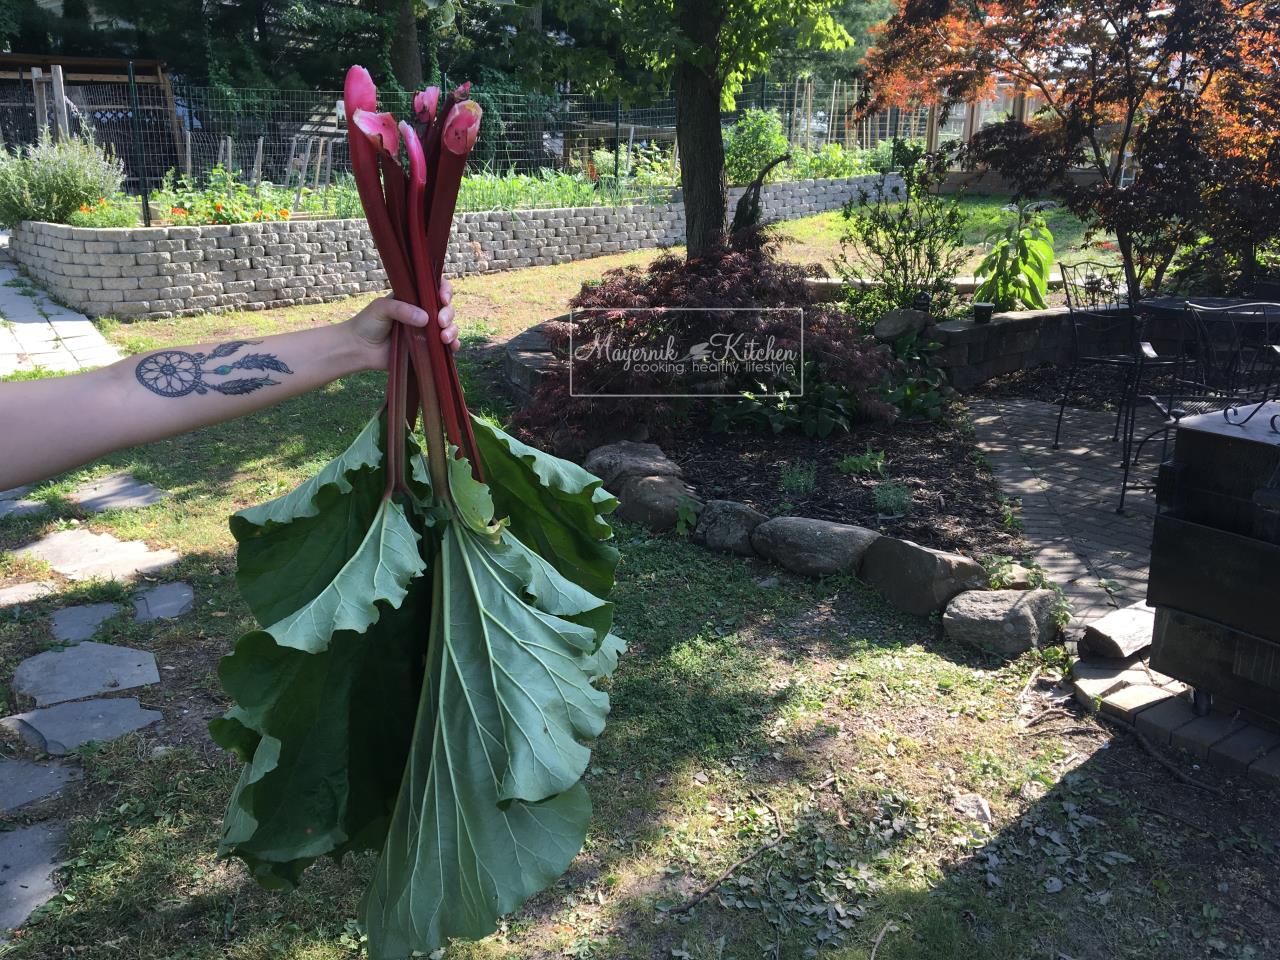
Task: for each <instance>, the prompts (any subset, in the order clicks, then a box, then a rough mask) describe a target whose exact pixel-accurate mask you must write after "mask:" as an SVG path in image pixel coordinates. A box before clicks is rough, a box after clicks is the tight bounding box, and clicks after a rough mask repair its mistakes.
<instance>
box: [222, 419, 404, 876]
mask: <svg viewBox="0 0 1280 960" xmlns="http://www.w3.org/2000/svg"><path fill="white" fill-rule="evenodd" d="M379 433H380V431H379V429H378V424H377V422H376V421H375V422H372V423H371V424H370V426H369V427H366V428H365V430H364V431H363V432H362V433H361V434H360V436H359V437H357V439H356V441H355V443H353V445H352V447H351V448H349V449H348V450H347V451H346V452H344V453H343V454H342V455H341V456H339V457H338V458H337V459H335V460H334V461H333V462H332V463H330V464H329V465H328V466H326V467H325V468H324V469H323V470H321V472H320V473H319V474H318V475H317V478H326V479H325V480H324V481H323V482H315V479H314V478H313V481H308V483H306V484H303V486H302V487H300V488H299V489H298V490H296V491H294V492H293V493H292V494H288V495H286V496H285V497H281V498H278V499H277V500H275V501H272V502H271V503H270V504H265V505H263V507H261V508H254V509H253V510H249V511H244V512H242V513H241V514H239V515H237V517H236V518H234V519H233V530H234V531H235V532H236V535H237V536H238V537H239V538H241V544H240V562H241V570H240V585H241V589H242V591H243V592H244V593H245V595H246V597H247V598H249V599H250V604H251V607H252V608H253V609H254V612H255V614H256V615H257V616H258V617H259V618H260V622H262V623H263V624H264V626H265V629H262V630H257V631H253V632H251V633H249V634H247V635H245V636H244V637H242V638H241V639H240V641H239V642H238V643H237V644H236V648H235V651H234V652H233V653H232V654H230V655H229V656H227V657H225V658H223V662H222V664H221V665H220V667H219V676H220V678H221V680H222V683H223V686H224V688H225V689H226V691H227V693H228V694H229V695H230V696H231V698H232V699H233V700H234V702H235V706H234V707H232V708H231V710H229V711H228V713H227V715H226V716H225V717H223V718H222V719H220V720H215V721H214V722H213V723H212V724H211V725H210V729H211V732H212V734H213V736H214V739H215V740H216V741H217V742H218V743H220V744H222V745H223V746H225V747H227V748H229V749H233V750H235V751H236V752H237V753H238V754H239V755H240V756H241V757H242V759H244V760H245V761H246V762H247V766H246V767H245V770H244V771H243V773H242V776H241V780H240V783H239V784H238V786H237V787H236V790H235V791H234V793H233V795H232V798H231V801H230V804H229V807H228V812H227V818H226V823H225V824H224V832H223V839H222V844H221V849H222V852H224V853H233V854H235V855H237V856H240V857H242V858H243V859H244V860H245V861H246V862H247V863H248V864H249V866H250V867H251V869H253V871H254V873H255V875H256V876H258V878H259V879H260V880H262V881H263V882H264V883H267V884H270V885H276V886H278V885H290V884H293V883H296V881H297V878H298V875H299V874H300V873H301V871H302V870H303V869H304V868H305V867H306V866H307V865H308V864H309V863H310V862H311V861H313V860H314V859H315V858H316V857H318V856H321V855H323V854H326V853H330V854H333V855H335V856H338V855H341V853H342V852H344V851H345V850H347V849H356V848H373V849H376V848H377V847H379V846H380V845H381V843H382V841H383V838H384V836H385V832H386V825H387V823H388V821H389V818H390V814H391V811H392V809H393V806H394V801H395V796H396V794H397V792H398V790H399V784H400V780H401V776H402V772H403V767H404V761H405V758H406V756H407V755H408V749H409V735H410V731H411V729H412V725H413V720H414V716H415V712H416V707H417V699H418V695H419V689H420V686H421V677H422V666H421V665H422V660H423V657H424V656H425V652H426V633H427V631H426V620H427V617H428V613H427V611H426V609H425V605H426V602H427V600H428V599H429V598H428V597H426V596H425V593H426V584H425V582H424V581H422V580H421V579H419V578H420V575H421V574H422V572H423V571H424V569H425V567H426V565H425V563H424V561H423V559H422V552H421V550H420V545H419V540H420V537H419V534H418V533H417V531H416V530H415V529H414V527H413V524H412V522H411V519H410V517H408V516H406V513H405V510H404V508H403V507H402V506H401V505H400V504H398V503H396V502H394V501H392V500H384V499H383V496H382V494H383V490H384V488H385V477H384V474H383V471H382V468H381V461H382V452H381V450H380V448H379V446H378V437H379ZM371 439H372V441H373V443H372V446H370V440H371ZM326 538H332V539H329V540H327V539H326ZM415 584H416V586H415ZM411 592H412V593H413V594H415V595H416V599H415V598H414V597H411V596H410V594H411ZM273 615H277V616H278V619H274V620H272V619H269V618H270V617H271V616H273Z"/></svg>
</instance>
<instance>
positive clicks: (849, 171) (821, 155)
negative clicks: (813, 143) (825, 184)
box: [786, 142, 872, 180]
mask: <svg viewBox="0 0 1280 960" xmlns="http://www.w3.org/2000/svg"><path fill="white" fill-rule="evenodd" d="M786 172H787V173H788V174H790V175H791V176H792V177H794V178H795V179H797V180H806V179H813V180H831V179H835V178H837V177H856V176H859V175H860V174H864V173H871V172H872V168H871V166H869V165H868V163H867V161H866V158H865V157H864V155H863V153H862V151H860V150H846V149H845V148H844V147H843V146H842V145H840V144H839V143H835V142H832V143H824V144H823V145H822V146H821V147H819V148H818V149H817V150H801V151H796V152H795V153H794V154H793V156H792V159H791V162H790V163H789V164H788V165H787V171H786Z"/></svg>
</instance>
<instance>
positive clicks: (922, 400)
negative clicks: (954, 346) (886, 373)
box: [885, 333, 946, 420]
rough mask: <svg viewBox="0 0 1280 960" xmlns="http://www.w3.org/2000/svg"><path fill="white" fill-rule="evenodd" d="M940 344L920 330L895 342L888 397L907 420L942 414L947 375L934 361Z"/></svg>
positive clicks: (929, 417)
mask: <svg viewBox="0 0 1280 960" xmlns="http://www.w3.org/2000/svg"><path fill="white" fill-rule="evenodd" d="M940 347H941V344H939V343H938V342H937V341H933V340H927V339H923V338H922V336H921V335H920V334H916V333H911V334H907V335H905V336H902V337H899V338H898V340H897V341H896V342H895V343H894V344H893V356H894V361H895V368H894V371H893V373H892V375H891V378H890V381H889V385H888V386H887V387H886V389H885V399H886V400H887V401H888V402H889V403H891V404H893V406H895V407H896V408H897V409H898V412H899V413H900V414H901V415H902V416H903V417H905V418H907V419H914V420H936V419H938V418H939V417H940V416H942V411H943V409H944V407H945V398H944V397H943V393H942V391H943V387H944V386H945V384H946V377H945V376H944V375H943V372H942V371H941V370H940V369H938V367H937V366H936V365H935V364H934V362H933V355H934V354H935V353H936V352H937V351H938V350H939V349H940Z"/></svg>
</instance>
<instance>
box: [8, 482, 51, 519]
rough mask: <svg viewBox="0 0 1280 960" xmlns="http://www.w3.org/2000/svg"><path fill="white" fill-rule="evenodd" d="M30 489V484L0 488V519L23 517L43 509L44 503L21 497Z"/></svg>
mask: <svg viewBox="0 0 1280 960" xmlns="http://www.w3.org/2000/svg"><path fill="white" fill-rule="evenodd" d="M30 489H31V487H30V486H25V487H12V488H10V489H8V490H0V519H3V518H4V517H25V516H27V515H29V514H32V513H39V512H40V511H41V510H43V509H44V504H43V503H41V502H40V501H38V500H26V499H24V498H23V496H22V495H23V494H24V493H26V492H27V491H29V490H30Z"/></svg>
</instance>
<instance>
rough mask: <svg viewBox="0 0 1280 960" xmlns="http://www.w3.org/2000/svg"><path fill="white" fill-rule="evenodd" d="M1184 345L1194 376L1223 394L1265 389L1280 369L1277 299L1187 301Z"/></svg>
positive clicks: (1250, 394)
mask: <svg viewBox="0 0 1280 960" xmlns="http://www.w3.org/2000/svg"><path fill="white" fill-rule="evenodd" d="M1186 316H1187V321H1188V325H1189V329H1188V330H1187V335H1186V348H1187V351H1188V353H1189V359H1190V360H1192V361H1193V362H1194V364H1195V367H1196V372H1195V380H1196V381H1197V382H1198V383H1199V384H1200V385H1202V386H1203V387H1204V388H1206V390H1208V391H1212V392H1213V393H1214V394H1217V395H1221V396H1226V397H1240V398H1250V397H1253V396H1255V395H1257V394H1259V393H1267V392H1269V391H1271V390H1272V388H1273V387H1274V386H1275V384H1276V380H1277V373H1278V371H1280V364H1278V361H1280V350H1277V344H1280V304H1278V303H1267V302H1259V303H1244V304H1228V305H1225V306H1213V305H1209V304H1202V303H1195V302H1193V301H1187V314H1186Z"/></svg>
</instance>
